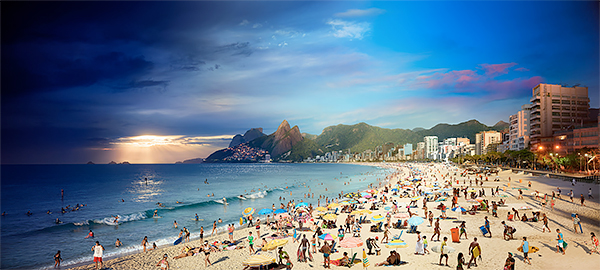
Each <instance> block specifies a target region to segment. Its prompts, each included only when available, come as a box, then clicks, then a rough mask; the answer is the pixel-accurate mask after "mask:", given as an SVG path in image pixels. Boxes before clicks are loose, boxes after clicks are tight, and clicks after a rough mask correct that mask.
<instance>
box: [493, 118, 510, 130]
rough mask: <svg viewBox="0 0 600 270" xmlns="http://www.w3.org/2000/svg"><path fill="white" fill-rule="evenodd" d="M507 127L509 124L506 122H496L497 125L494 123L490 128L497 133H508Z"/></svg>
mask: <svg viewBox="0 0 600 270" xmlns="http://www.w3.org/2000/svg"><path fill="white" fill-rule="evenodd" d="M509 126H510V124H509V123H506V122H504V121H502V120H500V121H498V123H496V124H495V125H494V126H492V128H493V129H494V130H497V131H503V130H506V131H508V127H509Z"/></svg>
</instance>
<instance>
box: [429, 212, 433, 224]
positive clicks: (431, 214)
mask: <svg viewBox="0 0 600 270" xmlns="http://www.w3.org/2000/svg"><path fill="white" fill-rule="evenodd" d="M429 227H433V213H432V212H431V211H429Z"/></svg>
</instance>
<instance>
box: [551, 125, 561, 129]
mask: <svg viewBox="0 0 600 270" xmlns="http://www.w3.org/2000/svg"><path fill="white" fill-rule="evenodd" d="M552 129H560V125H552Z"/></svg>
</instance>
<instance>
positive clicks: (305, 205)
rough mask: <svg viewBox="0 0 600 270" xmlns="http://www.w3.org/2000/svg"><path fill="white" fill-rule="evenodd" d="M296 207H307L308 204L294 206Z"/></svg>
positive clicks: (302, 203)
mask: <svg viewBox="0 0 600 270" xmlns="http://www.w3.org/2000/svg"><path fill="white" fill-rule="evenodd" d="M296 207H308V203H305V202H301V203H299V204H296Z"/></svg>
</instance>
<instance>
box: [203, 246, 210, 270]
mask: <svg viewBox="0 0 600 270" xmlns="http://www.w3.org/2000/svg"><path fill="white" fill-rule="evenodd" d="M202 251H203V252H204V267H208V266H211V265H212V263H211V262H210V246H209V245H208V241H204V246H202Z"/></svg>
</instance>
